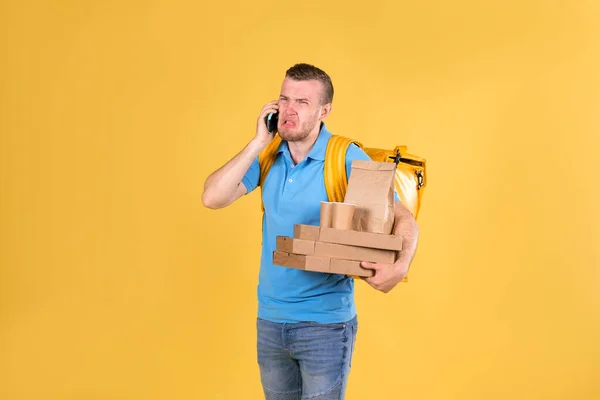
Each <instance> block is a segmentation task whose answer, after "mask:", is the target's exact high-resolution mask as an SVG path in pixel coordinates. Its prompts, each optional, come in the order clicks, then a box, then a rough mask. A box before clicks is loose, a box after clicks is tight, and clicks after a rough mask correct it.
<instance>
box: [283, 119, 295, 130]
mask: <svg viewBox="0 0 600 400" xmlns="http://www.w3.org/2000/svg"><path fill="white" fill-rule="evenodd" d="M283 125H284V126H288V127H290V128H293V127H294V126H296V123H295V122H294V121H292V120H289V119H286V120H285V121H283Z"/></svg>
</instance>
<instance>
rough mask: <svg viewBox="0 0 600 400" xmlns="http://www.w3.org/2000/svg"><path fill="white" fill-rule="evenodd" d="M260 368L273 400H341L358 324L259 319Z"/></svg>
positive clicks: (268, 397) (350, 321)
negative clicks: (280, 321)
mask: <svg viewBox="0 0 600 400" xmlns="http://www.w3.org/2000/svg"><path fill="white" fill-rule="evenodd" d="M257 330H258V332H257V338H258V346H257V349H258V365H259V368H260V378H261V383H262V387H263V391H264V394H265V398H266V399H267V400H305V399H314V400H334V399H335V400H341V399H344V396H345V393H346V385H347V382H348V375H349V373H350V366H351V365H352V353H353V351H354V343H355V341H356V332H357V330H358V319H357V317H354V318H353V319H351V320H349V321H346V322H340V323H334V324H319V323H316V322H300V323H296V324H285V323H275V322H270V321H266V320H264V319H261V318H258V319H257Z"/></svg>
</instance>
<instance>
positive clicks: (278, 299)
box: [242, 123, 370, 323]
mask: <svg viewBox="0 0 600 400" xmlns="http://www.w3.org/2000/svg"><path fill="white" fill-rule="evenodd" d="M330 137H331V133H330V132H329V131H328V130H327V128H326V126H325V124H324V123H322V124H321V130H320V132H319V136H318V137H317V140H316V142H315V144H314V146H313V148H312V149H311V151H310V153H309V154H308V156H307V157H306V158H305V159H304V160H302V161H301V162H300V163H299V164H298V165H294V162H293V160H292V157H291V155H290V151H289V148H288V145H287V142H286V141H282V142H281V145H280V146H279V149H278V151H277V154H276V158H275V161H274V163H273V166H272V167H271V169H270V171H269V173H268V175H267V178H266V180H265V182H264V186H263V203H264V207H265V213H264V216H263V222H262V223H263V237H262V253H261V261H260V273H259V280H258V290H257V292H258V293H257V294H258V316H259V317H260V318H263V319H266V320H269V321H273V322H288V323H294V322H300V321H315V322H318V323H335V322H342V321H347V320H349V319H352V318H353V317H354V316H355V314H356V306H355V303H354V279H353V278H349V277H347V276H346V275H340V274H327V273H322V272H311V271H303V270H299V269H294V268H287V267H281V266H275V265H273V251H275V250H276V244H275V242H276V237H277V236H289V237H293V235H294V225H295V224H306V225H319V222H320V221H319V220H320V213H321V210H320V207H321V201H327V192H326V190H325V182H324V176H323V165H324V160H325V150H326V148H327V142H328V140H329V138H330ZM353 160H370V158H369V156H368V155H367V154H366V153H365V152H364V151H363V150H362V149H360V148H359V147H358V146H356V145H354V144H351V145H350V146H349V148H348V150H347V153H346V174H347V177H348V179H349V178H350V172H351V165H352V161H353ZM259 175H260V168H259V164H258V158H257V159H256V160H254V162H253V164H252V165H251V166H250V168H249V169H248V172H247V173H246V175H245V176H244V178H243V179H242V183H243V184H244V185H245V186H246V188H247V189H248V193H250V192H252V191H253V190H254V189H256V188H257V186H258V182H259Z"/></svg>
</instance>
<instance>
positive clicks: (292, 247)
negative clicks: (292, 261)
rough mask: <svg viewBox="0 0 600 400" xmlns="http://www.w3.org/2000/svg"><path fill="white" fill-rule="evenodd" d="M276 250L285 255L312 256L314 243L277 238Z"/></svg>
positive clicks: (311, 241)
mask: <svg viewBox="0 0 600 400" xmlns="http://www.w3.org/2000/svg"><path fill="white" fill-rule="evenodd" d="M276 247H277V250H279V251H283V252H285V253H295V254H304V255H308V256H310V255H313V254H314V252H315V241H314V240H305V239H294V238H291V237H287V236H277V238H276Z"/></svg>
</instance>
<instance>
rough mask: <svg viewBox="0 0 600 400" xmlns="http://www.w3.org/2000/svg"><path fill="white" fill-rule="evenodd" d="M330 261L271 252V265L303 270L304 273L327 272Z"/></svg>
mask: <svg viewBox="0 0 600 400" xmlns="http://www.w3.org/2000/svg"><path fill="white" fill-rule="evenodd" d="M330 261H331V260H330V259H329V258H326V257H316V256H306V255H302V254H289V253H286V252H283V251H274V252H273V265H279V266H282V267H290V268H297V269H303V270H306V271H315V272H329V265H330Z"/></svg>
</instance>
